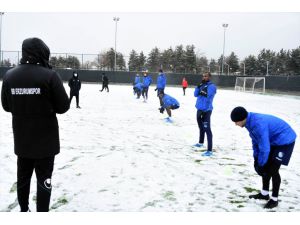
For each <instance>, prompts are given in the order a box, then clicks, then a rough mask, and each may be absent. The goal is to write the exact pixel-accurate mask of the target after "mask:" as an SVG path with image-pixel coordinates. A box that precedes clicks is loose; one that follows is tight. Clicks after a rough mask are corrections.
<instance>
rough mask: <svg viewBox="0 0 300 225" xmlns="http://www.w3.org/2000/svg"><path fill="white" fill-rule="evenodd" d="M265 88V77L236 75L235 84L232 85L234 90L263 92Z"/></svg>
mask: <svg viewBox="0 0 300 225" xmlns="http://www.w3.org/2000/svg"><path fill="white" fill-rule="evenodd" d="M258 83H259V85H258ZM258 86H259V88H258ZM265 89H266V78H265V77H237V78H236V79H235V86H234V90H235V91H243V92H251V93H262V94H264V93H265Z"/></svg>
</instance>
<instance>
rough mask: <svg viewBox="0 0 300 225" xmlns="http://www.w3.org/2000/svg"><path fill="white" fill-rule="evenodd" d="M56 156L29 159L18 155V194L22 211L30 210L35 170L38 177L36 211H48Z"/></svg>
mask: <svg viewBox="0 0 300 225" xmlns="http://www.w3.org/2000/svg"><path fill="white" fill-rule="evenodd" d="M53 164H54V156H53V157H49V158H44V159H28V158H22V157H18V171H17V179H18V180H17V194H18V201H19V204H20V207H21V212H27V211H28V205H29V202H28V199H29V193H30V181H31V176H32V173H33V170H35V174H36V178H37V195H36V204H37V205H36V211H37V212H48V211H49V203H50V197H51V190H52V186H51V177H52V171H53Z"/></svg>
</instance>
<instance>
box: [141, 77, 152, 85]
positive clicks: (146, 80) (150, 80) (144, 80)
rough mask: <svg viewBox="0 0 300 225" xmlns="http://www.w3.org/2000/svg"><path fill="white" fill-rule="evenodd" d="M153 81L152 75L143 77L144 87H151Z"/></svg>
mask: <svg viewBox="0 0 300 225" xmlns="http://www.w3.org/2000/svg"><path fill="white" fill-rule="evenodd" d="M151 83H152V79H151V77H150V76H144V77H143V86H144V87H149V86H150V84H151Z"/></svg>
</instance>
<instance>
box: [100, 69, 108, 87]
mask: <svg viewBox="0 0 300 225" xmlns="http://www.w3.org/2000/svg"><path fill="white" fill-rule="evenodd" d="M104 89H106V90H107V92H109V88H108V77H107V76H106V75H105V73H102V90H100V91H101V92H102V91H103V90H104Z"/></svg>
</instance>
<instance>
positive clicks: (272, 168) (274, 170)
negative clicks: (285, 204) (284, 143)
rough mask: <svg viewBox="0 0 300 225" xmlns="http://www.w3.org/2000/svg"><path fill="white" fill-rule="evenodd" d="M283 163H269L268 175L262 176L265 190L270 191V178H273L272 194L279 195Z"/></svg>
mask: <svg viewBox="0 0 300 225" xmlns="http://www.w3.org/2000/svg"><path fill="white" fill-rule="evenodd" d="M280 166H281V164H278V163H274V162H271V163H268V165H267V167H266V171H267V173H266V175H264V176H263V177H262V183H263V190H266V191H269V186H270V180H271V178H272V196H273V197H278V193H279V188H280V183H281V178H280V174H279V168H280Z"/></svg>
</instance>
